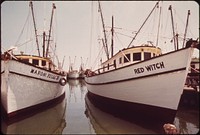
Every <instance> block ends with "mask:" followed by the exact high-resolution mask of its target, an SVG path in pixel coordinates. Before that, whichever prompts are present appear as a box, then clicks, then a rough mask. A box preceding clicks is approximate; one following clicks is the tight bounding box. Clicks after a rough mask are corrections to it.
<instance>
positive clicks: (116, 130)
mask: <svg viewBox="0 0 200 135" xmlns="http://www.w3.org/2000/svg"><path fill="white" fill-rule="evenodd" d="M85 102H86V111H85V114H86V116H87V117H88V118H89V120H90V123H91V124H92V127H93V128H94V130H95V133H96V134H164V130H163V128H162V126H163V125H159V124H157V123H156V122H154V121H152V124H150V125H149V122H148V123H146V122H145V121H142V122H140V123H138V121H135V122H134V121H128V120H127V119H123V118H121V117H118V116H116V115H115V114H113V113H107V112H105V110H102V109H99V108H98V107H96V106H95V105H94V104H93V102H92V101H91V100H90V98H89V97H88V95H86V96H85ZM172 124H175V126H176V127H177V129H178V131H179V133H181V134H196V133H198V132H199V111H198V110H191V109H188V108H187V109H186V108H185V109H184V108H182V109H179V110H178V112H177V115H176V117H175V119H174V123H172Z"/></svg>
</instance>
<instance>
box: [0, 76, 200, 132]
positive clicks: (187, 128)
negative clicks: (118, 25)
mask: <svg viewBox="0 0 200 135" xmlns="http://www.w3.org/2000/svg"><path fill="white" fill-rule="evenodd" d="M65 90H66V94H65V99H64V100H63V101H62V102H61V103H59V104H57V105H56V106H54V107H52V108H50V109H47V110H45V111H43V112H40V113H37V114H35V115H34V116H32V117H29V118H26V119H24V120H21V121H18V122H16V123H13V124H10V125H7V124H6V123H5V122H4V121H2V122H1V129H2V132H3V133H4V134H134V133H135V134H163V133H164V130H163V129H162V126H163V125H157V124H156V123H153V124H152V125H148V124H147V123H148V122H145V121H143V122H142V123H137V122H134V121H128V120H125V119H122V118H119V117H117V116H115V115H114V114H111V113H107V112H105V111H102V110H101V109H99V108H97V107H95V106H94V105H93V102H91V101H90V100H89V99H88V96H87V88H86V85H85V81H84V80H83V79H82V80H78V79H77V80H68V82H67V84H66V86H65ZM172 124H175V126H176V127H177V129H178V130H179V131H180V133H181V134H196V133H198V131H199V110H191V109H190V108H180V109H179V110H178V113H177V115H176V117H175V120H174V123H172Z"/></svg>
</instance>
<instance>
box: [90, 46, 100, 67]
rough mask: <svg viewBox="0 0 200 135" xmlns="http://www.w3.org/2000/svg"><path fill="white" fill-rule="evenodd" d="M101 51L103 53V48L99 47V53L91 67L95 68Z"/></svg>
mask: <svg viewBox="0 0 200 135" xmlns="http://www.w3.org/2000/svg"><path fill="white" fill-rule="evenodd" d="M102 51H103V46H102V47H101V50H100V51H99V53H98V55H97V57H96V59H95V61H94V63H93V65H92V67H95V66H96V64H98V61H97V59H99V57H100V54H101V55H102Z"/></svg>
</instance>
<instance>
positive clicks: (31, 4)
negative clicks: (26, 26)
mask: <svg viewBox="0 0 200 135" xmlns="http://www.w3.org/2000/svg"><path fill="white" fill-rule="evenodd" d="M29 6H30V7H31V12H32V17H33V24H34V29H35V40H36V44H37V50H38V55H39V56H40V50H39V43H38V38H37V29H36V23H35V17H34V12H33V3H32V1H30V5H29Z"/></svg>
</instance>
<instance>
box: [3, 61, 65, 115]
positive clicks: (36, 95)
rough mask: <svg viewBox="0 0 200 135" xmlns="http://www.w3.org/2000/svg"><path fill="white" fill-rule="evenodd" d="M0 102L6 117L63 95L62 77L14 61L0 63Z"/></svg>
mask: <svg viewBox="0 0 200 135" xmlns="http://www.w3.org/2000/svg"><path fill="white" fill-rule="evenodd" d="M1 68H2V69H4V70H2V71H1V102H2V104H3V107H4V109H5V111H6V113H7V114H8V115H12V114H13V113H14V112H17V111H20V110H24V109H26V108H29V107H32V106H36V105H39V104H41V103H44V102H47V101H51V100H53V99H56V98H58V97H60V96H61V95H62V94H64V89H63V87H64V86H62V85H61V84H60V83H59V81H60V79H61V78H64V76H62V75H60V74H56V73H53V72H50V71H48V70H44V69H42V68H38V67H36V66H32V65H30V64H24V63H21V62H18V61H15V60H8V61H1Z"/></svg>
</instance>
